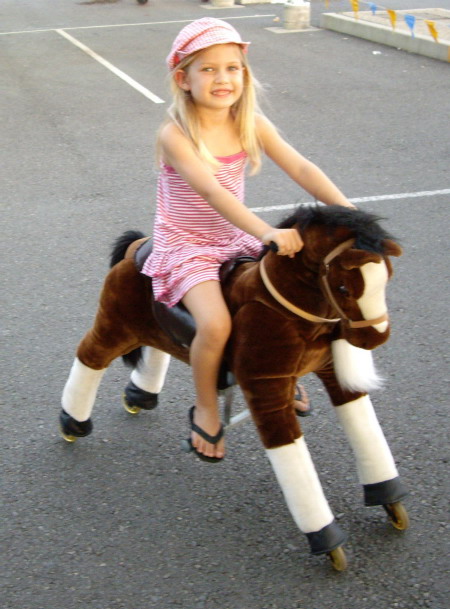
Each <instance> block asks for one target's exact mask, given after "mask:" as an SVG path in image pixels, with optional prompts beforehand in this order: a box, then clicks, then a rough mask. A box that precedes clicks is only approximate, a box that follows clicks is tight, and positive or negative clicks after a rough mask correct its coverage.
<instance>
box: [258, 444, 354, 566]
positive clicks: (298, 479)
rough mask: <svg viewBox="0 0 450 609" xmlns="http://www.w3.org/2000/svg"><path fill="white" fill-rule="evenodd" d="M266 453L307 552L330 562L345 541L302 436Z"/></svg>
mask: <svg viewBox="0 0 450 609" xmlns="http://www.w3.org/2000/svg"><path fill="white" fill-rule="evenodd" d="M266 454H267V456H268V458H269V461H270V463H271V465H272V468H273V470H274V472H275V475H276V477H277V480H278V483H279V485H280V487H281V490H282V491H283V495H284V497H285V500H286V504H287V506H288V508H289V510H290V512H291V514H292V517H293V519H294V521H295V523H296V524H297V526H298V528H299V529H300V530H301V531H302V532H303V533H305V535H306V538H307V539H308V542H309V545H310V549H311V553H312V554H325V553H326V554H329V555H331V557H332V560H333V554H332V553H333V550H336V549H337V548H339V547H340V546H341V545H342V544H343V543H344V542H345V540H346V535H345V534H344V533H343V531H342V530H341V528H340V527H339V526H338V524H337V523H336V521H335V520H334V516H333V513H332V511H331V509H330V507H329V505H328V502H327V500H326V498H325V495H324V492H323V489H322V486H321V484H320V480H319V477H318V475H317V472H316V469H315V467H314V463H313V461H312V459H311V455H310V453H309V450H308V447H307V445H306V442H305V439H304V437H303V435H302V436H301V437H300V438H298V439H296V440H295V441H294V442H293V443H292V444H287V445H285V446H280V447H279V448H269V449H266ZM336 568H337V569H338V570H341V569H340V568H339V567H337V566H336ZM342 568H345V567H342Z"/></svg>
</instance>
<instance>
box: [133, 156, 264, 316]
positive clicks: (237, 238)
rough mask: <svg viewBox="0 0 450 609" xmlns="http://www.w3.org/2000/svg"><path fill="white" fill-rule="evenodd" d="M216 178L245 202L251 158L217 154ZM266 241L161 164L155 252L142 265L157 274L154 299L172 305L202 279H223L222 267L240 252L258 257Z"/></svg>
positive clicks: (154, 231) (155, 275)
mask: <svg viewBox="0 0 450 609" xmlns="http://www.w3.org/2000/svg"><path fill="white" fill-rule="evenodd" d="M217 160H218V161H219V162H220V163H221V166H220V168H219V170H218V171H217V173H216V178H217V180H218V182H219V183H220V184H221V185H222V186H223V187H224V188H226V189H227V190H229V191H230V192H231V193H232V194H234V195H235V196H236V197H237V198H238V199H239V201H243V200H244V172H245V165H246V160H247V154H246V152H244V151H242V152H239V153H237V154H233V155H231V156H227V157H217ZM261 248H262V243H261V241H259V239H257V238H256V237H253V236H252V235H249V234H247V233H245V232H244V231H242V230H241V229H239V228H237V227H236V226H234V225H233V224H231V223H230V222H229V221H228V220H226V219H225V218H223V217H222V216H221V215H220V214H219V213H218V212H217V211H216V210H215V209H213V208H212V207H211V206H210V205H209V204H208V203H207V202H206V201H205V199H203V198H202V197H201V196H200V195H199V194H198V193H197V192H195V190H193V189H192V188H191V187H190V186H189V184H187V182H186V181H185V180H183V179H182V178H181V177H180V176H179V175H178V173H177V172H176V171H175V169H174V168H173V167H170V166H169V165H165V164H161V172H160V176H159V180H158V190H157V210H156V219H155V225H154V229H153V252H152V253H151V254H150V256H149V257H148V258H147V260H146V261H145V264H144V266H143V268H142V273H144V275H149V276H150V277H152V278H153V292H154V295H155V298H156V300H158V301H160V302H163V303H164V304H166V305H168V306H169V307H172V306H174V305H175V304H176V303H177V302H179V301H180V300H181V299H182V298H183V296H184V295H185V294H186V292H187V291H188V290H190V288H192V287H193V286H194V285H197V284H198V283H202V282H203V281H208V280H215V281H219V269H220V266H221V265H222V264H223V263H224V262H225V261H227V260H230V259H231V258H234V257H236V256H240V255H246V256H257V255H258V254H259V252H260V251H261Z"/></svg>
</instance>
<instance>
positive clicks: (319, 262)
mask: <svg viewBox="0 0 450 609" xmlns="http://www.w3.org/2000/svg"><path fill="white" fill-rule="evenodd" d="M378 220H379V219H378V218H376V217H375V216H373V215H371V214H368V213H365V212H363V211H357V210H348V209H346V208H342V207H338V206H332V207H323V206H315V207H300V208H298V209H297V211H296V212H295V213H294V214H293V215H292V216H291V217H290V218H288V219H287V220H286V221H285V222H284V223H283V224H281V225H280V226H281V227H284V228H286V227H295V228H296V229H297V230H298V231H299V232H300V234H301V237H302V239H303V242H304V247H303V249H302V250H301V251H300V252H298V253H297V254H296V255H295V257H293V258H288V257H286V256H279V255H277V254H276V253H275V252H273V251H270V250H268V251H265V252H264V253H263V255H262V256H261V258H260V259H259V260H253V261H244V262H242V263H241V264H238V265H236V267H235V268H234V269H233V270H232V271H231V272H229V273H228V275H227V277H226V279H225V280H224V281H223V283H222V288H223V293H224V297H225V300H226V302H227V304H228V307H229V309H230V312H231V315H232V319H233V328H232V334H231V337H230V340H229V342H228V345H227V348H226V353H225V362H226V366H227V367H228V369H229V370H230V371H231V372H232V373H233V374H234V376H235V378H236V380H237V383H238V384H239V386H240V387H241V389H242V391H243V394H244V396H245V399H246V402H247V404H248V406H249V409H250V412H251V415H252V418H253V420H254V422H255V424H256V427H257V429H258V432H259V435H260V437H261V440H262V443H263V445H264V447H265V449H266V453H267V456H268V458H269V460H270V463H271V465H272V467H273V470H274V472H275V474H276V476H277V479H278V481H279V484H280V486H281V488H282V491H283V493H284V496H285V499H286V502H287V505H288V507H289V509H290V511H291V514H292V516H293V518H294V520H295V522H296V523H297V525H298V526H299V528H300V530H301V531H302V532H303V533H305V534H306V536H307V538H308V541H309V543H310V547H311V552H312V553H313V554H321V553H326V554H328V555H329V556H330V557H331V559H332V562H333V565H334V567H335V568H336V569H338V570H342V569H343V568H345V555H344V554H343V551H342V547H341V546H342V544H343V542H344V540H345V536H344V534H343V533H342V531H341V529H340V528H339V526H338V525H337V523H336V522H335V520H334V517H333V514H332V512H331V509H330V507H329V505H328V502H327V500H326V498H325V495H324V493H323V490H322V487H321V485H320V482H319V478H318V476H317V473H316V470H315V468H314V465H313V462H312V460H311V457H310V454H309V452H308V448H307V445H306V442H305V439H304V436H303V434H302V431H301V428H300V425H299V420H298V417H296V412H295V409H294V394H295V386H296V382H297V379H298V378H299V377H301V376H303V375H305V374H307V373H310V372H313V373H315V374H316V375H317V376H318V377H319V378H320V380H321V381H322V383H323V384H324V386H325V388H326V390H327V392H328V395H329V397H330V400H331V402H332V404H333V405H334V406H335V407H336V408H335V411H336V413H337V417H338V420H339V422H340V423H341V425H342V427H343V428H344V432H345V433H346V435H347V437H348V440H349V442H350V444H351V446H352V449H353V451H354V454H355V457H356V463H357V469H358V474H359V479H360V482H361V484H362V486H363V491H364V498H365V503H366V505H382V506H384V508H385V509H386V511H387V512H388V516H389V517H390V519H391V522H392V524H393V525H394V526H395V527H396V528H398V529H404V528H406V527H407V526H408V521H407V514H406V512H405V510H404V508H403V506H402V504H401V502H400V499H401V498H402V497H403V496H404V495H405V494H406V493H405V491H404V489H403V487H402V485H401V483H400V480H399V476H398V472H397V469H396V466H395V463H394V459H393V457H392V454H391V452H390V449H389V447H388V445H387V442H386V440H385V437H384V434H383V432H382V430H381V428H380V425H379V423H378V421H377V418H376V414H375V412H374V409H373V407H372V404H371V401H370V398H369V395H368V392H369V391H370V390H372V389H373V388H375V387H376V386H377V384H378V383H379V379H378V377H377V375H376V373H375V370H374V367H373V364H372V358H371V353H370V350H372V349H374V348H376V347H377V346H378V345H381V344H382V343H384V342H385V341H386V340H387V339H388V337H389V332H390V325H389V319H388V316H387V311H386V302H385V288H386V284H387V282H388V280H389V278H390V277H391V275H392V266H391V263H390V260H389V257H390V256H399V255H400V254H401V248H400V246H399V245H398V244H397V243H396V242H395V241H394V240H393V239H392V238H391V237H390V235H389V234H388V233H386V232H385V231H384V229H382V228H381V226H380V225H379V221H378ZM138 236H139V234H137V233H131V232H130V233H127V234H125V235H124V236H123V237H122V238H121V239H119V240H118V242H117V243H116V247H115V250H114V252H113V257H112V263H113V266H112V269H111V271H110V272H109V274H108V275H107V277H106V279H105V283H104V286H103V291H102V294H101V297H100V303H99V308H98V312H97V316H96V319H95V323H94V326H93V327H92V329H91V330H90V331H89V332H88V333H87V334H86V336H85V337H84V338H83V340H82V341H81V343H80V344H79V346H78V350H77V355H76V358H75V361H74V364H73V367H72V370H71V373H70V376H69V379H68V381H67V383H66V386H65V389H64V392H63V399H62V406H63V411H62V413H61V427H62V431H63V434H64V436H65V437H66V439H68V440H69V441H70V440H73V439H75V437H77V436H83V435H87V434H88V433H90V431H91V429H92V424H91V419H90V416H91V412H92V408H93V404H94V401H95V396H96V392H97V389H98V386H99V383H100V380H101V378H102V376H103V373H104V371H105V369H106V368H107V367H108V365H109V364H110V363H111V362H112V361H113V360H114V359H115V358H117V357H119V356H124V355H127V354H128V358H130V356H131V359H133V358H132V356H133V354H135V353H137V351H136V350H138V349H140V348H141V347H144V349H143V353H142V354H143V358H141V359H140V360H137V359H135V360H134V362H135V368H134V369H133V371H132V373H131V380H130V383H129V384H128V386H127V388H126V390H125V401H126V403H127V404H128V405H129V406H130V407H132V406H133V405H135V406H137V407H139V408H147V409H148V408H153V407H154V406H156V403H157V399H158V394H159V392H160V391H161V389H162V386H163V383H164V378H165V375H166V372H167V367H168V363H169V359H170V356H174V357H176V358H178V359H180V360H182V361H184V362H186V363H188V362H189V347H188V345H187V344H182V340H178V341H174V340H173V337H171V336H170V333H168V332H167V331H166V330H164V329H163V328H162V327H161V324H160V323H158V321H157V319H158V316H157V306H156V307H155V303H154V299H153V294H152V290H151V279H150V278H148V277H146V276H144V275H143V274H141V273H140V272H139V268H138V267H137V266H136V259H137V258H138V256H136V252H137V253H138V254H139V249H138V248H144V247H145V243H146V242H147V239H139V240H136V237H138ZM184 314H186V312H185V313H184ZM194 332H195V329H194Z"/></svg>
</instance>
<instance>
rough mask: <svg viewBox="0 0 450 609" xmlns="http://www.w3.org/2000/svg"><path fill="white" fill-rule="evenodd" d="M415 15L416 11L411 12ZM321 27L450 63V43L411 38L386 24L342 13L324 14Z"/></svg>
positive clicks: (447, 41) (418, 37) (417, 37)
mask: <svg viewBox="0 0 450 609" xmlns="http://www.w3.org/2000/svg"><path fill="white" fill-rule="evenodd" d="M411 12H412V13H414V11H411ZM320 27H322V28H325V29H327V30H333V31H335V32H341V33H342V34H348V35H349V36H357V37H359V38H364V39H365V40H370V41H371V42H377V43H379V44H385V45H387V46H392V47H395V48H397V49H402V50H404V51H408V52H410V53H416V54H418V55H425V56H426V57H431V58H432V59H438V60H440V61H447V62H450V41H449V40H442V41H441V40H438V41H435V40H433V39H432V38H431V37H430V36H429V37H427V36H424V35H421V34H416V35H415V36H414V37H413V36H411V33H410V32H406V31H399V30H398V29H397V30H393V29H392V27H391V25H390V24H388V23H386V25H384V24H379V23H371V22H370V21H364V19H362V18H359V19H355V17H354V16H353V15H351V16H349V15H345V14H342V13H323V14H322V15H321V17H320Z"/></svg>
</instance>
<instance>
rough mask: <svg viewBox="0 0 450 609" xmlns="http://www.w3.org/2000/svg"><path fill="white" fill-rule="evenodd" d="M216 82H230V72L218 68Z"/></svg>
mask: <svg viewBox="0 0 450 609" xmlns="http://www.w3.org/2000/svg"><path fill="white" fill-rule="evenodd" d="M216 82H220V83H224V82H228V74H227V71H226V70H218V71H217V73H216Z"/></svg>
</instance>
